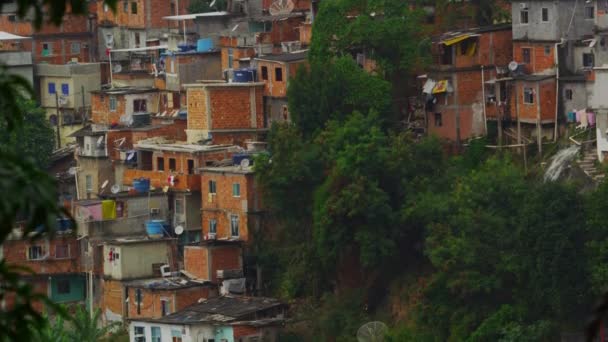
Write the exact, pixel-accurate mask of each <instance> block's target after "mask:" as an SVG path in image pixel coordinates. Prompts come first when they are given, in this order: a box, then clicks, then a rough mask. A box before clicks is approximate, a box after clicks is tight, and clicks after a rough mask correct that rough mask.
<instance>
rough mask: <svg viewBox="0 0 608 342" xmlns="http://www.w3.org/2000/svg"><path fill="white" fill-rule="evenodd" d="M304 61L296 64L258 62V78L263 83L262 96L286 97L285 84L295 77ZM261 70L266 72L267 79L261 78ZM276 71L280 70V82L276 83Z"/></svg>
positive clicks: (304, 63)
mask: <svg viewBox="0 0 608 342" xmlns="http://www.w3.org/2000/svg"><path fill="white" fill-rule="evenodd" d="M306 64H307V63H306V62H305V61H301V62H296V63H288V64H285V63H279V62H273V61H265V60H258V77H259V80H260V81H261V82H264V83H265V86H264V95H265V96H272V97H286V96H287V84H288V82H289V80H290V79H291V78H293V77H295V76H296V73H297V71H298V69H299V68H300V67H301V66H305V65H306ZM262 68H266V70H267V75H268V77H267V79H263V78H262ZM276 69H281V75H282V80H281V81H277V78H276V74H277V71H276Z"/></svg>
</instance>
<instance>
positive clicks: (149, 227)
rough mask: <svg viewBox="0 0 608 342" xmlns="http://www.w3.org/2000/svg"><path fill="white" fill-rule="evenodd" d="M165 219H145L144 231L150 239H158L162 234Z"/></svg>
mask: <svg viewBox="0 0 608 342" xmlns="http://www.w3.org/2000/svg"><path fill="white" fill-rule="evenodd" d="M164 224H165V220H148V221H146V233H147V234H148V236H149V237H150V238H152V239H160V238H162V237H163V234H164V231H165V230H164V228H163V226H164Z"/></svg>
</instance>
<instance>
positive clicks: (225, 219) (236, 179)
mask: <svg viewBox="0 0 608 342" xmlns="http://www.w3.org/2000/svg"><path fill="white" fill-rule="evenodd" d="M211 181H214V182H215V187H216V193H215V194H212V193H210V192H209V187H210V186H209V183H210V182H211ZM254 181H255V180H254V175H253V174H247V175H244V174H230V173H225V174H223V173H216V172H208V171H203V174H202V177H201V186H202V189H201V194H202V206H203V208H202V212H203V217H202V224H203V227H202V228H203V235H207V234H209V226H210V221H211V220H215V222H216V223H217V226H216V228H217V232H216V237H217V238H218V239H225V238H238V239H239V240H242V241H249V240H250V239H251V238H252V236H251V233H252V232H251V231H250V229H254V228H255V226H256V225H257V224H259V221H258V217H257V213H258V212H259V211H260V200H259V194H258V193H257V191H256V189H255V185H254ZM235 184H239V186H240V196H238V197H235V196H234V194H233V186H234V185H235ZM233 216H237V217H238V223H239V232H238V234H239V235H238V237H237V236H233V235H232V232H231V219H232V217H233Z"/></svg>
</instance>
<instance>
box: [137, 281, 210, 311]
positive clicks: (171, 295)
mask: <svg viewBox="0 0 608 342" xmlns="http://www.w3.org/2000/svg"><path fill="white" fill-rule="evenodd" d="M125 286H126V285H125ZM136 291H137V289H136V288H133V287H129V288H128V292H129V303H128V310H129V318H160V317H162V316H163V315H162V313H163V312H162V307H161V300H167V301H168V303H169V311H168V312H167V314H170V313H173V312H177V311H180V310H183V309H184V308H186V307H187V306H190V305H192V304H195V303H197V302H198V300H199V299H201V298H203V299H207V298H209V297H210V296H213V295H214V292H213V291H212V289H211V288H210V286H196V287H190V288H183V289H177V290H163V291H156V290H150V289H146V288H142V289H141V292H142V302H141V303H139V313H138V310H137V307H138V303H137V301H136V298H137V297H136Z"/></svg>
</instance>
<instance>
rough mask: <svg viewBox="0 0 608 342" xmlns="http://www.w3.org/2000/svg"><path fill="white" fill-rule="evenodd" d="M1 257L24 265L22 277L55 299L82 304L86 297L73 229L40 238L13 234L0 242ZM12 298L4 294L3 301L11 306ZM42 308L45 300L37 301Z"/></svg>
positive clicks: (78, 249)
mask: <svg viewBox="0 0 608 342" xmlns="http://www.w3.org/2000/svg"><path fill="white" fill-rule="evenodd" d="M0 257H1V258H2V259H3V260H4V261H6V262H7V263H8V264H9V265H18V266H20V267H25V268H26V269H28V270H29V271H30V272H23V275H22V277H21V278H22V279H23V280H24V281H26V282H27V283H29V284H31V285H32V287H33V288H34V291H35V292H37V293H40V294H44V295H47V296H48V297H49V298H50V299H51V300H52V301H53V302H55V303H61V304H79V303H82V302H84V300H85V299H86V296H87V293H86V286H85V277H84V274H83V273H81V272H82V270H81V267H80V246H79V243H78V241H77V240H76V236H75V234H74V232H72V231H62V232H59V233H58V234H56V236H54V237H52V238H50V237H42V238H39V239H37V240H30V239H28V238H25V237H22V236H19V233H17V234H13V235H12V237H11V238H9V239H7V240H5V241H4V243H3V244H2V245H1V246H0ZM12 301H13V298H12V297H7V298H4V301H3V302H4V303H0V304H2V305H6V306H9V307H10V306H11V305H12ZM33 304H34V308H35V309H36V310H38V311H39V312H42V311H43V310H44V304H43V303H41V302H38V301H36V302H34V303H33Z"/></svg>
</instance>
